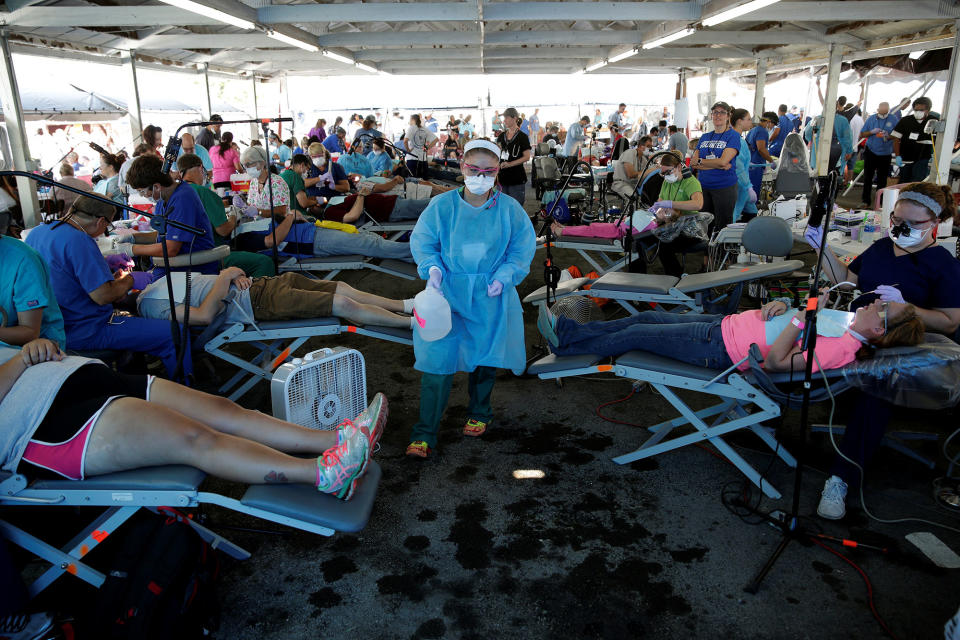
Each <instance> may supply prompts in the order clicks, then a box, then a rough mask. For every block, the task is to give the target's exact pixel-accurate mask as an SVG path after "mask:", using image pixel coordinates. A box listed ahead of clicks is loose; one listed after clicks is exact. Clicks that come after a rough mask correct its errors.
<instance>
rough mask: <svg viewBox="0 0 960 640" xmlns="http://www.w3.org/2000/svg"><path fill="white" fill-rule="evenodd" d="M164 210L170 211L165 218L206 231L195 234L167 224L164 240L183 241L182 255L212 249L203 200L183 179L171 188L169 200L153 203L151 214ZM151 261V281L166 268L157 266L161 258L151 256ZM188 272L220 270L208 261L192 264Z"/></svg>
mask: <svg viewBox="0 0 960 640" xmlns="http://www.w3.org/2000/svg"><path fill="white" fill-rule="evenodd" d="M166 211H170V215H169V216H168V220H176V221H177V222H182V223H183V224H188V225H190V226H192V227H199V228H201V229H203V230H204V231H205V232H206V233H205V234H204V235H202V236H195V235H194V234H193V233H191V232H189V231H182V230H180V229H177V228H176V227H172V226H168V227H167V240H176V241H177V242H182V243H183V246H182V247H181V248H180V255H186V254H187V253H188V252H189V253H196V252H197V251H205V250H207V249H213V247H214V237H213V228H212V227H211V226H210V218H208V217H207V212H206V209H204V208H203V201H202V200H200V196H199V195H198V194H197V192H196V191H194V189H193V187H191V186H190V185H189V184H187V183H186V182H181V183H180V184H179V185H177V188H176V189H174V191H173V193H172V194H171V195H170V199H169V200H166V201H164V200H160V201H159V202H157V205H156V207H155V209H154V215H155V216H156V215H163V214H164V213H165V212H166ZM153 264H154V268H153V277H154V279H155V280H156V279H159V278H162V277H163V276H165V275H166V274H167V271H166V269H164V268H163V267H162V266H160V265H162V264H163V258H154V259H153ZM186 270H187V267H175V268H173V269H171V271H186ZM191 271H196V272H198V273H208V274H217V273H220V265H219V264H218V263H216V262H211V263H208V264H205V265H200V266H194V267H193V268H192V269H191Z"/></svg>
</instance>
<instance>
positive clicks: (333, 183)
mask: <svg viewBox="0 0 960 640" xmlns="http://www.w3.org/2000/svg"><path fill="white" fill-rule="evenodd" d="M307 153H308V154H310V164H311V165H312V166H311V167H310V175H309V176H308V177H306V178H304V180H303V182H304V185H305V186H306V187H307V195H309V196H313V197H314V198H321V197H322V198H334V197H336V196H341V195H344V194H346V193H347V192H349V191H350V181H349V180H348V179H347V173H346V172H345V171H344V170H343V167H341V166H340V165H339V164H338V163H336V162H331V160H330V152H329V151H327V149H326V147H324V146H323V145H322V144H320V143H319V142H314V143H313V144H311V145H310V146H309V147H308V148H307Z"/></svg>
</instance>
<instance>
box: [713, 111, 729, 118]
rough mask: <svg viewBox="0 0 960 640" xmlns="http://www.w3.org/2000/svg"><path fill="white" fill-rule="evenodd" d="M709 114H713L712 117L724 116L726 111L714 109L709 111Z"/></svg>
mask: <svg viewBox="0 0 960 640" xmlns="http://www.w3.org/2000/svg"><path fill="white" fill-rule="evenodd" d="M710 115H712V116H714V117H716V116H725V115H727V111H726V109H714V110H713V111H711V112H710Z"/></svg>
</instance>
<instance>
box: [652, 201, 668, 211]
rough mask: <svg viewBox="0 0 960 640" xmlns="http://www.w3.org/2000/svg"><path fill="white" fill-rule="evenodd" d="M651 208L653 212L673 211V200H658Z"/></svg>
mask: <svg viewBox="0 0 960 640" xmlns="http://www.w3.org/2000/svg"><path fill="white" fill-rule="evenodd" d="M650 208H651V210H653V211H656V210H657V209H673V200H657V201H656V202H654V203H653V206H652V207H650Z"/></svg>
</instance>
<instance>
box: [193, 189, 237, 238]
mask: <svg viewBox="0 0 960 640" xmlns="http://www.w3.org/2000/svg"><path fill="white" fill-rule="evenodd" d="M190 186H191V187H193V190H194V191H196V192H197V195H198V196H200V202H202V203H203V210H204V211H206V212H207V219H208V220H210V226H211V227H212V228H213V243H214V244H215V245H217V246H219V245H221V244H227V242H229V241H230V238H225V237H223V236H221V235H220V234H219V233H217V227H219V226H221V225H224V224H226V223H227V209H226V207H224V206H223V200H222V199H221V198H220V196H218V195H217V194H216V193H214V191H213V190H212V189H209V188H208V187H204V186H201V185H199V184H193V183H192V182H191V183H190Z"/></svg>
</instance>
